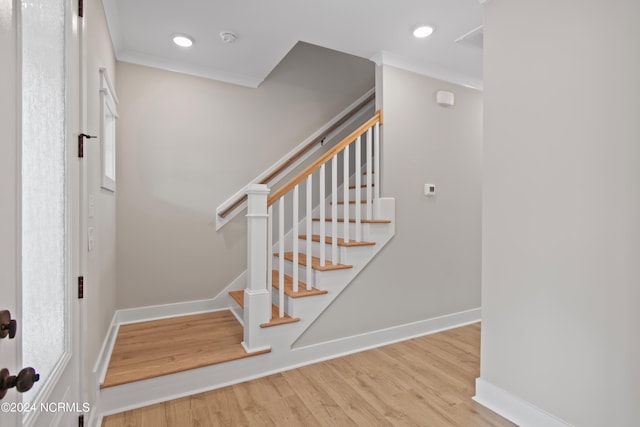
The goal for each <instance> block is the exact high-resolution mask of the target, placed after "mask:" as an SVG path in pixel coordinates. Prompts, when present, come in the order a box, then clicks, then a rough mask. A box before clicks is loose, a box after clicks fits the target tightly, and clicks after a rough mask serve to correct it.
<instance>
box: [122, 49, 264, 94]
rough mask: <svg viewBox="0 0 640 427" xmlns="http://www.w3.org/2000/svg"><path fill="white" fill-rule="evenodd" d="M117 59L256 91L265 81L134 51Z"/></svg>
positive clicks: (124, 53) (124, 52)
mask: <svg viewBox="0 0 640 427" xmlns="http://www.w3.org/2000/svg"><path fill="white" fill-rule="evenodd" d="M116 58H117V59H118V61H121V62H128V63H131V64H137V65H144V66H146V67H151V68H159V69H162V70H168V71H173V72H176V73H182V74H188V75H191V76H196V77H202V78H205V79H210V80H218V81H221V82H224V83H231V84H235V85H238V86H245V87H250V88H254V89H255V88H257V87H259V86H260V84H262V82H263V81H264V78H261V77H256V76H248V75H245V74H238V73H229V72H227V71H222V70H215V69H210V68H208V67H203V66H198V65H194V64H188V63H184V62H178V61H170V60H166V59H162V58H158V57H156V56H153V55H147V54H144V53H141V52H136V51H132V50H122V51H120V52H117V53H116Z"/></svg>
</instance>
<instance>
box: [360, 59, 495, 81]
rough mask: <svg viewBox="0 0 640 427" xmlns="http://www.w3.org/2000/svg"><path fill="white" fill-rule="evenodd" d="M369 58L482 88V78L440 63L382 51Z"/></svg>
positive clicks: (428, 75) (377, 62) (418, 72)
mask: <svg viewBox="0 0 640 427" xmlns="http://www.w3.org/2000/svg"><path fill="white" fill-rule="evenodd" d="M369 60H371V61H373V62H375V63H376V65H389V66H392V67H395V68H400V69H402V70H406V71H411V72H413V73H416V74H421V75H423V76H427V77H432V78H434V79H438V80H443V81H445V82H449V83H454V84H457V85H460V86H465V87H468V88H471V89H476V90H482V89H483V86H482V80H481V79H478V78H474V77H470V76H468V75H466V74H463V73H459V72H456V71H451V70H448V69H446V68H444V67H440V66H438V65H428V66H422V65H417V64H415V63H413V62H411V61H409V60H407V59H406V58H403V57H401V56H399V55H396V54H393V53H390V52H386V51H382V52H378V53H376V54H375V55H373V56H372V57H371V58H369Z"/></svg>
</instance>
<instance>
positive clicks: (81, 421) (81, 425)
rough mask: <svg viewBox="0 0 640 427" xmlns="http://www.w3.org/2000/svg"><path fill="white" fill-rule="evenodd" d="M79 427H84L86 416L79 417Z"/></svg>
mask: <svg viewBox="0 0 640 427" xmlns="http://www.w3.org/2000/svg"><path fill="white" fill-rule="evenodd" d="M78 427H84V414H83V415H78Z"/></svg>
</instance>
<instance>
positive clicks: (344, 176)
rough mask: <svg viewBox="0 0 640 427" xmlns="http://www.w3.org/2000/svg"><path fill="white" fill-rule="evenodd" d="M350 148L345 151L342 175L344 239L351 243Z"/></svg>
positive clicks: (347, 147)
mask: <svg viewBox="0 0 640 427" xmlns="http://www.w3.org/2000/svg"><path fill="white" fill-rule="evenodd" d="M349 147H350V145H347V146H346V147H345V149H344V151H343V153H344V154H343V155H342V161H343V163H344V164H343V174H342V187H343V190H344V191H343V192H342V194H343V198H344V214H343V216H344V234H343V236H342V238H343V239H344V241H345V242H348V241H349V203H347V202H348V201H349ZM356 191H357V189H356Z"/></svg>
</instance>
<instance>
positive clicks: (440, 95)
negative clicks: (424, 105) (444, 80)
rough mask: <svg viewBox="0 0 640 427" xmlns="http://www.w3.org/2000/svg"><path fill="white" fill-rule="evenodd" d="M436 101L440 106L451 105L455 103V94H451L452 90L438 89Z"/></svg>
mask: <svg viewBox="0 0 640 427" xmlns="http://www.w3.org/2000/svg"><path fill="white" fill-rule="evenodd" d="M436 102H437V103H438V105H439V106H441V107H453V106H454V105H455V96H454V95H453V92H447V91H446V90H439V91H438V92H437V93H436Z"/></svg>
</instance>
